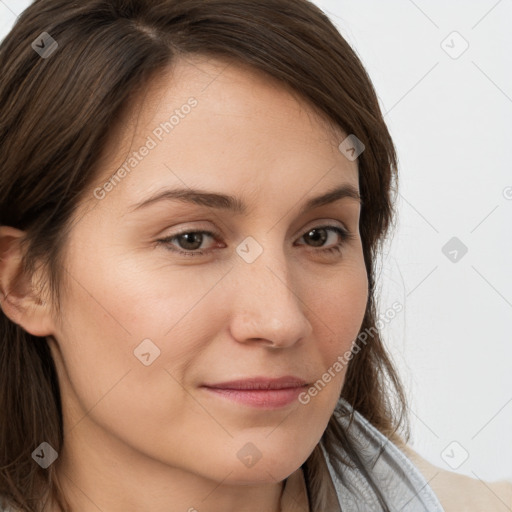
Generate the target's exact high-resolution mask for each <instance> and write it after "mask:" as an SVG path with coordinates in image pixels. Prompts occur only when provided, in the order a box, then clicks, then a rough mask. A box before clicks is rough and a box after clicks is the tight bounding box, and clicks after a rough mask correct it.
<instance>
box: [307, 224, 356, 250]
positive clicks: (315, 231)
mask: <svg viewBox="0 0 512 512" xmlns="http://www.w3.org/2000/svg"><path fill="white" fill-rule="evenodd" d="M326 233H331V234H332V233H334V235H338V236H339V238H340V239H341V241H340V242H338V243H337V244H336V245H334V246H332V247H328V248H325V249H321V251H320V252H327V253H339V252H341V250H342V248H343V246H344V245H345V244H346V243H347V242H348V241H349V240H353V239H355V238H356V237H355V235H353V234H352V233H351V232H349V231H348V230H346V229H344V228H341V227H339V226H331V225H327V226H317V227H315V228H312V229H309V230H308V231H307V233H306V234H304V235H302V236H301V239H302V238H304V239H305V240H310V241H312V242H313V246H314V247H318V246H323V245H324V244H325V241H326V240H327V238H328V235H326ZM333 238H336V236H334V237H333Z"/></svg>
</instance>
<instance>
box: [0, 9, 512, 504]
mask: <svg viewBox="0 0 512 512" xmlns="http://www.w3.org/2000/svg"><path fill="white" fill-rule="evenodd" d="M0 65H1V68H2V70H3V75H2V78H1V81H0V109H1V113H2V122H1V124H0V130H1V131H0V141H1V142H0V144H1V150H2V155H3V157H4V158H3V165H2V172H1V174H0V176H1V177H0V225H1V227H0V252H1V261H0V290H1V294H2V295H1V305H2V318H1V321H2V327H1V332H2V339H1V345H0V347H1V350H0V365H1V368H0V369H1V371H0V375H1V379H2V386H1V392H0V405H1V408H2V411H3V412H4V414H3V416H2V422H1V424H0V443H1V452H0V453H1V460H0V466H1V473H0V495H1V496H3V497H4V505H3V506H4V507H5V508H6V509H7V507H11V510H23V511H31V512H32V511H41V510H44V511H45V512H46V511H50V512H56V511H60V510H62V511H64V510H72V511H80V512H82V511H83V512H89V511H93V510H94V511H97V510H103V511H109V512H118V511H129V510H151V511H158V512H160V511H162V512H163V511H166V512H175V511H189V512H194V511H198V512H203V511H209V512H216V511H230V510H244V511H246V512H254V511H268V512H277V511H283V512H290V511H308V510H309V511H311V512H319V511H333V512H334V511H339V510H343V512H345V511H351V510H354V511H355V510H385V511H391V510H402V511H429V512H430V511H442V510H447V511H448V510H484V509H485V510H507V508H503V507H504V506H505V507H508V509H510V506H511V505H512V499H511V494H512V491H511V487H512V486H511V485H510V484H509V483H506V482H501V483H495V484H487V485H488V487H489V488H490V489H492V490H493V493H495V495H492V494H490V493H489V494H487V495H485V494H483V492H482V486H481V483H480V482H478V481H475V480H472V479H470V478H467V477H461V476H458V475H454V474H451V473H448V472H444V471H441V470H440V469H438V468H434V471H435V472H436V474H435V475H434V477H432V475H431V474H429V471H431V470H432V467H431V466H429V465H428V464H427V463H426V462H425V461H423V459H421V458H420V457H419V456H418V455H417V454H416V453H415V452H414V451H413V450H411V449H410V447H408V446H407V441H408V433H407V428H403V426H404V423H405V421H406V416H405V414H406V403H405V398H404V393H403V390H402V387H401V384H400V381H399V379H398V377H397V374H396V372H395V369H394V368H393V365H392V364H391V362H390V359H389V358H388V356H387V354H386V351H385V350H384V347H383V343H382V340H381V337H380V335H379V331H378V329H377V328H376V301H377V297H376V296H375V280H374V267H373V265H374V261H375V257H376V254H377V251H378V249H379V247H380V243H381V242H382V241H383V239H384V237H385V235H386V233H387V231H388V227H389V225H390V224H391V221H392V215H393V203H392V200H393V197H392V195H391V192H392V190H393V179H396V155H395V151H394V147H393V143H392V140H391V138H390V135H389V133H388V130H387V128H386V126H385V123H384V121H383V119H382V115H381V112H380V109H379V106H378V101H377V98H376V95H375V92H374V90H373V87H372V84H371V82H370V80H369V77H368V76H367V74H366V72H365V70H364V68H363V66H362V64H361V62H360V61H359V59H358V58H357V56H356V55H355V53H354V52H353V50H352V49H351V48H350V47H349V45H348V44H347V43H346V41H345V40H344V39H343V38H342V37H341V35H340V34H339V33H338V32H337V31H336V29H335V28H334V26H333V25H332V24H331V23H330V21H329V20H328V19H327V17H325V16H324V15H323V14H322V12H321V11H320V10H319V9H318V8H316V7H315V6H314V5H313V4H311V3H308V2H306V1H304V0H300V1H295V0H265V1H261V0H258V1H256V0H236V1H235V0H208V1H204V0H180V1H178V0H163V1H154V0H153V1H150V0H147V1H144V0H88V1H82V2H69V1H67V0H39V1H36V2H34V4H33V5H32V6H31V7H29V8H28V9H27V10H26V11H25V12H24V13H23V14H22V16H20V18H19V19H18V21H17V23H16V25H15V26H14V28H13V30H12V31H11V32H10V34H9V35H8V37H7V38H6V39H5V40H4V41H3V43H2V45H1V47H0ZM318 238H320V240H319V239H318ZM393 397H396V399H393ZM401 427H402V428H403V433H401V434H400V433H399V431H400V428H401ZM452 482H455V484H456V486H455V487H450V488H449V489H448V490H445V485H446V484H449V485H451V484H452ZM497 496H499V497H497ZM467 500H470V501H468V502H467V503H468V505H466V501H467ZM477 500H480V502H479V503H477ZM506 500H509V501H508V503H507V501H506ZM500 506H501V507H502V508H501V509H500V508H499V507H500Z"/></svg>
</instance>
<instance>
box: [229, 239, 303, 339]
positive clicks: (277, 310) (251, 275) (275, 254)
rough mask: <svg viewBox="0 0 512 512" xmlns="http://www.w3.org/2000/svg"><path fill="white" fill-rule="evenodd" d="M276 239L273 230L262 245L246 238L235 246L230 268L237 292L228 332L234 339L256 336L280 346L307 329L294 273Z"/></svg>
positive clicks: (254, 337)
mask: <svg viewBox="0 0 512 512" xmlns="http://www.w3.org/2000/svg"><path fill="white" fill-rule="evenodd" d="M277 238H278V237H277V236H275V233H274V236H273V237H272V236H267V237H265V241H266V243H265V245H263V244H259V243H258V242H256V240H255V239H251V237H248V238H247V239H245V240H244V241H243V242H242V243H241V244H239V246H238V248H237V252H238V253H239V256H240V259H239V261H238V262H237V264H236V267H237V268H235V269H234V271H235V272H236V286H237V292H236V294H235V297H236V299H235V304H234V315H233V318H232V326H231V331H232V335H233V336H234V337H235V338H236V339H237V340H238V341H248V340H254V339H259V340H264V341H266V342H267V343H268V344H271V345H274V346H276V347H284V346H289V345H292V344H294V343H296V342H297V341H298V340H300V339H301V338H304V337H306V336H308V335H309V334H310V332H311V329H312V327H311V324H310V322H309V320H308V318H307V316H306V315H305V310H306V307H305V305H304V303H303V299H302V297H301V296H300V292H298V291H297V289H298V287H297V283H296V282H294V278H295V274H296V273H295V272H294V271H293V270H290V263H289V262H287V260H286V258H287V256H286V254H285V253H284V252H283V249H282V247H283V244H282V243H278V242H276V239H277ZM272 240H273V241H272ZM270 244H272V246H271V245H270Z"/></svg>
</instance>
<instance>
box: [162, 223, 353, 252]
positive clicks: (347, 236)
mask: <svg viewBox="0 0 512 512" xmlns="http://www.w3.org/2000/svg"><path fill="white" fill-rule="evenodd" d="M320 229H325V230H328V231H334V232H335V233H337V234H338V235H340V237H341V242H340V243H339V244H337V245H335V246H334V247H329V248H328V249H320V251H319V252H326V253H329V254H334V253H340V252H341V249H342V248H343V246H344V245H345V244H346V243H348V242H349V241H350V240H354V239H355V238H356V236H355V235H354V234H352V233H351V232H350V231H348V230H346V229H343V228H340V227H339V226H331V225H325V226H316V227H314V228H311V229H309V230H308V231H307V232H306V234H307V233H309V232H310V231H314V230H320ZM196 233H202V234H206V235H208V236H211V237H212V238H217V237H219V236H220V235H218V234H217V233H214V232H212V231H207V230H195V231H194V230H190V231H182V232H181V233H176V234H174V235H172V236H168V237H166V238H161V239H159V240H157V243H159V244H163V245H164V246H165V247H166V248H167V250H169V251H172V252H175V253H178V254H179V255H181V256H186V257H192V256H203V255H204V254H206V253H207V252H209V251H211V250H212V249H210V250H206V251H193V252H190V251H184V250H182V249H174V248H173V246H172V245H171V242H172V241H173V240H175V239H176V238H178V237H180V236H182V235H191V234H196ZM302 236H304V235H302ZM301 238H302V237H301Z"/></svg>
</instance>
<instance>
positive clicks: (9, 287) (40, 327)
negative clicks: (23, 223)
mask: <svg viewBox="0 0 512 512" xmlns="http://www.w3.org/2000/svg"><path fill="white" fill-rule="evenodd" d="M24 235H25V232H24V231H20V230H19V229H16V228H13V227H10V226H0V305H1V306H2V310H3V312H4V314H5V315H6V316H7V317H8V318H9V319H10V320H12V321H13V322H14V323H16V324H18V325H19V326H20V327H22V328H23V329H24V330H25V331H27V332H29V333H30V334H33V335H34V336H42V337H44V336H49V335H51V334H53V322H52V318H51V314H50V301H49V300H48V299H47V298H46V297H43V293H42V290H38V289H37V287H36V286H35V285H34V283H35V282H39V279H40V278H41V276H40V275H39V274H37V273H36V274H35V275H32V276H26V275H24V273H23V269H22V266H21V257H22V248H21V244H20V242H21V240H22V239H23V237H24ZM38 278H39V279H38Z"/></svg>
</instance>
